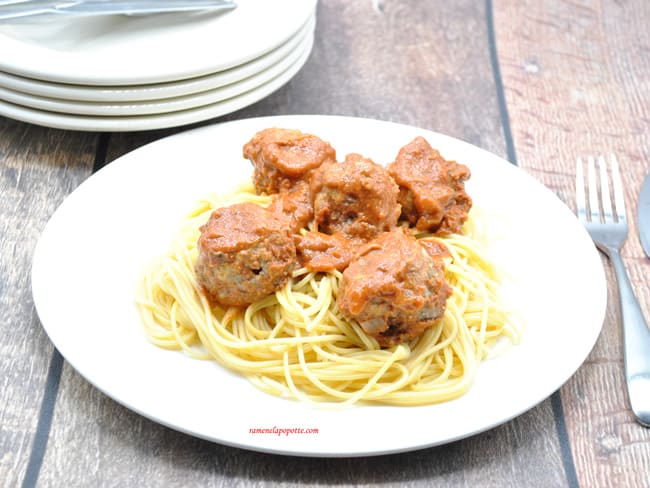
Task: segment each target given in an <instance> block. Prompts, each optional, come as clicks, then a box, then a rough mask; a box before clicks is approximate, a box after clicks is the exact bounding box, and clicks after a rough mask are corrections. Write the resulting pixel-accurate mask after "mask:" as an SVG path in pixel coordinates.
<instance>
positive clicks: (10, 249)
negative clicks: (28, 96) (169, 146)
mask: <svg viewBox="0 0 650 488" xmlns="http://www.w3.org/2000/svg"><path fill="white" fill-rule="evenodd" d="M94 147H95V136H93V135H89V134H82V133H72V132H65V131H58V130H51V129H45V128H41V127H36V126H32V125H29V124H24V123H21V122H16V121H12V120H9V119H6V118H3V117H0V236H2V238H0V277H2V278H1V281H0V310H2V313H0V334H1V335H2V342H1V343H0V378H2V386H1V387H0V405H2V409H1V410H0V480H3V482H4V483H6V486H19V485H20V483H21V482H22V479H23V477H24V474H25V470H26V466H27V463H28V460H29V456H30V452H31V449H32V439H33V435H34V430H35V428H36V424H37V421H38V416H39V409H40V404H41V398H42V396H43V386H44V383H45V378H46V376H47V370H48V365H49V363H50V357H51V354H52V346H51V343H50V341H49V340H48V338H47V336H46V335H45V333H44V331H43V329H42V327H41V325H40V322H39V320H38V318H37V316H36V312H35V310H34V304H33V302H32V294H31V288H30V279H29V276H30V270H31V259H32V253H33V250H34V246H35V244H36V241H37V240H38V237H39V235H40V232H41V230H42V229H43V226H44V225H45V223H46V222H47V220H48V218H49V217H50V215H52V213H53V212H54V210H55V209H56V207H57V206H58V204H59V203H60V202H61V201H62V200H63V198H64V197H65V196H66V195H67V194H68V193H70V191H72V190H73V189H74V188H75V187H76V186H77V185H78V184H79V183H80V182H81V181H83V179H84V178H86V176H87V175H88V174H89V173H90V170H91V168H92V162H93V157H94V154H93V153H94Z"/></svg>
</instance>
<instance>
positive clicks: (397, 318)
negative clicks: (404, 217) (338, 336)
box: [337, 230, 451, 347]
mask: <svg viewBox="0 0 650 488" xmlns="http://www.w3.org/2000/svg"><path fill="white" fill-rule="evenodd" d="M443 267H444V264H443V262H442V260H435V259H432V258H431V257H430V256H429V255H428V254H427V253H426V252H425V251H424V249H423V248H422V247H421V246H420V245H419V244H418V243H417V241H416V240H415V239H414V238H413V237H411V236H410V235H406V234H405V233H404V232H401V231H399V230H397V231H393V232H386V233H383V234H380V235H379V236H378V237H377V238H375V239H374V240H372V241H371V242H370V243H368V244H367V245H366V246H365V247H364V248H362V249H361V250H360V251H359V253H358V255H357V257H356V259H355V260H354V261H352V262H351V263H350V265H349V266H348V267H347V268H346V269H345V271H344V272H343V278H342V281H341V285H340V287H339V295H338V299H337V300H338V302H337V303H338V306H339V308H340V310H341V312H342V313H343V314H344V315H345V316H346V317H348V318H349V319H351V320H356V321H357V322H358V323H359V325H360V326H361V327H362V328H363V330H364V331H365V332H366V333H367V334H368V335H370V336H372V337H374V338H375V339H377V341H378V342H379V344H380V345H381V346H384V347H385V346H391V345H394V344H399V343H401V342H404V341H408V340H411V339H414V338H416V337H419V336H420V335H422V333H423V332H424V331H425V330H426V329H427V328H429V327H431V326H432V325H433V324H434V323H435V322H436V321H437V320H438V319H439V318H441V317H442V315H443V314H444V311H445V305H446V302H447V298H448V297H449V295H450V294H451V288H450V287H449V285H448V284H447V283H446V281H445V278H444V271H443Z"/></svg>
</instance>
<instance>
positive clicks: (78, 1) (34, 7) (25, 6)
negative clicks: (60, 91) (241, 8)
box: [0, 0, 237, 20]
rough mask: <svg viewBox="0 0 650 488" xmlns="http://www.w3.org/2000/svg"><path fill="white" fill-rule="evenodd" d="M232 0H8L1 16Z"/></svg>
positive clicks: (186, 7) (207, 8)
mask: <svg viewBox="0 0 650 488" xmlns="http://www.w3.org/2000/svg"><path fill="white" fill-rule="evenodd" d="M236 7H237V4H236V3H235V2H233V1H230V0H109V1H107V0H68V1H66V0H55V1H52V0H29V1H16V0H9V1H6V0H5V1H3V2H0V20H6V19H17V18H24V17H32V16H39V15H52V14H54V15H64V16H93V15H115V14H126V15H146V14H157V13H169V12H198V11H201V12H217V11H224V10H232V9H234V8H236Z"/></svg>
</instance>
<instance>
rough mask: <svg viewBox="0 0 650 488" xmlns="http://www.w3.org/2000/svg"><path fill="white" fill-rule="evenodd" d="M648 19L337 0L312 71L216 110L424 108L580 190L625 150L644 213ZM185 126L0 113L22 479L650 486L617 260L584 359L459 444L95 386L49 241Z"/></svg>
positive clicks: (6, 289)
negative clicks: (153, 413) (333, 436)
mask: <svg viewBox="0 0 650 488" xmlns="http://www.w3.org/2000/svg"><path fill="white" fill-rule="evenodd" d="M649 25H650V2H648V1H647V0H627V1H620V0H600V1H595V0H581V1H568V0H546V1H543V2H542V1H539V0H487V1H482V0H457V1H454V2H450V1H443V0H436V1H428V2H424V1H418V0H409V1H399V2H398V1H390V0H373V1H363V2H358V1H355V2H352V1H345V0H321V3H320V5H319V11H318V27H317V34H316V43H315V47H314V50H313V53H312V55H311V57H310V59H309V61H308V62H307V64H306V65H305V67H304V68H303V69H302V70H301V72H300V73H299V74H298V75H297V76H296V77H295V78H294V79H293V80H292V81H291V82H290V83H288V84H287V85H286V86H284V87H283V88H282V89H280V90H279V91H277V92H276V93H274V94H273V95H271V96H270V97H268V98H267V99H265V100H263V101H261V102H259V103H257V104H255V105H253V106H251V107H249V108H246V109H244V110H241V111H239V112H237V113H234V114H231V115H229V116H227V117H222V118H220V119H217V120H212V121H207V122H205V123H204V124H198V125H205V124H209V123H214V122H220V121H223V120H232V119H240V118H245V117H252V116H260V115H273V114H294V113H297V114H300V113H320V114H338V115H350V116H362V117H370V118H377V119H384V120H390V121H395V122H400V123H406V124H412V125H416V126H420V127H424V128H428V129H431V130H435V131H438V132H442V133H446V134H449V135H451V136H454V137H457V138H460V139H463V140H465V141H468V142H470V143H473V144H475V145H477V146H480V147H482V148H484V149H487V150H489V151H491V152H493V153H496V154H498V155H500V156H502V157H504V158H507V159H509V160H510V161H512V162H513V163H515V164H518V165H519V166H520V167H521V168H523V169H524V170H525V171H527V172H529V173H530V174H531V175H532V176H534V177H535V178H537V179H539V180H540V181H542V182H543V183H544V184H545V185H547V186H548V187H549V188H550V189H551V190H552V191H553V192H555V193H556V194H557V196H558V197H559V198H560V199H562V200H563V201H564V202H566V203H567V205H568V206H569V207H571V208H573V207H574V203H573V202H574V165H575V159H576V157H577V156H579V155H585V154H588V153H598V152H607V153H608V152H615V153H616V154H617V155H618V158H619V161H620V162H621V164H622V166H623V168H624V170H623V172H624V174H623V180H624V184H625V188H626V190H625V192H626V193H625V196H626V199H627V205H628V210H629V212H630V216H634V215H635V214H636V208H637V195H638V191H639V188H640V186H641V182H642V180H643V177H644V176H645V174H646V173H647V172H648V171H649V170H650V38H649V37H648V26H649ZM0 56H1V53H0ZM185 129H187V128H175V129H169V130H158V131H150V132H141V133H110V134H108V133H91V132H73V131H63V130H57V129H50V128H44V127H38V126H35V125H30V124H26V123H22V122H17V121H14V120H9V119H7V118H0V236H1V238H0V258H1V259H0V266H1V268H0V307H1V308H0V331H1V332H0V333H1V338H0V351H1V353H0V372H1V373H0V483H1V484H2V485H3V486H18V485H20V484H21V483H23V484H24V486H33V485H35V484H36V485H39V486H233V485H235V486H248V485H252V486H295V485H307V486H325V485H341V486H359V485H362V486H367V485H375V484H377V485H395V486H439V485H444V486H482V485H490V486H499V487H501V486H517V487H521V486H544V487H548V486H583V487H594V486H626V487H632V486H638V487H640V486H650V477H649V476H650V430H648V429H645V428H643V427H641V426H639V425H638V424H637V423H635V421H634V419H633V417H632V414H631V413H630V411H629V408H628V404H627V398H626V393H625V388H624V378H623V357H622V352H621V328H620V315H619V310H618V305H617V299H616V295H615V287H614V286H613V285H611V283H613V275H612V273H611V271H610V269H609V266H608V265H606V268H607V277H608V280H609V282H610V287H609V296H608V298H609V303H608V307H607V315H606V319H605V323H604V326H603V329H602V333H601V335H600V338H599V340H598V342H597V344H596V346H595V348H594V349H593V351H592V352H591V354H590V356H589V357H588V359H587V361H586V362H585V363H584V365H583V366H582V367H581V368H580V369H579V370H578V372H577V373H576V374H575V375H574V376H573V377H572V378H571V379H570V380H569V381H568V382H567V383H566V384H565V385H564V386H563V387H562V388H561V389H560V390H559V391H557V392H556V393H554V394H553V395H552V396H551V397H550V398H549V399H547V400H546V401H544V402H543V403H541V404H540V405H538V406H536V407H535V408H533V409H532V410H530V411H528V412H527V413H525V414H523V415H521V416H520V417H518V418H516V419H514V420H512V421H510V422H508V423H506V424H504V425H502V426H500V427H497V428H495V429H493V430H490V431H488V432H485V433H483V434H480V435H476V436H474V437H471V438H468V439H465V440H461V441H457V442H454V443H452V444H449V445H445V446H440V447H435V448H430V449H424V450H420V451H416V452H411V453H403V454H395V455H386V456H379V457H368V458H352V459H316V458H295V457H282V456H277V455H270V454H262V453H256V452H249V451H245V450H240V449H235V448H230V447H225V446H222V445H218V444H213V443H210V442H206V441H203V440H199V439H196V438H193V437H189V436H186V435H184V434H180V433H178V432H175V431H173V430H170V429H168V428H165V427H162V426H160V425H158V424H156V423H153V422H151V421H149V420H147V419H145V418H143V417H141V416H139V415H137V414H135V413H133V412H131V411H129V410H127V409H125V408H124V407H122V406H120V405H118V404H117V403H115V402H114V401H113V400H111V399H109V398H108V397H106V396H104V395H103V394H102V393H100V392H99V391H98V390H96V389H95V388H93V387H92V386H91V385H90V384H88V383H87V382H86V381H85V380H84V379H82V378H81V377H80V376H79V375H78V374H77V373H76V372H75V371H74V370H73V369H72V368H71V367H70V366H69V365H68V364H67V363H66V362H65V360H64V359H63V358H62V357H61V356H60V354H59V353H58V352H57V351H56V350H54V348H53V346H52V344H51V343H50V342H49V340H48V338H47V336H46V335H45V333H44V331H43V329H42V327H41V324H40V322H39V319H38V317H37V315H36V312H35V310H34V305H33V302H32V298H31V291H30V279H29V272H30V264H31V258H32V253H33V249H34V245H35V243H36V241H37V239H38V237H39V233H40V231H41V230H42V228H43V226H44V225H45V223H46V221H47V220H48V218H49V217H50V215H51V214H52V213H53V212H54V210H55V209H56V207H57V206H58V205H59V204H60V203H61V202H62V201H63V199H64V198H65V197H66V195H68V194H69V193H70V192H71V191H72V190H74V189H75V187H77V185H79V184H80V183H81V182H82V181H84V180H85V179H86V178H87V177H88V176H89V175H90V174H91V173H92V172H93V171H95V170H97V169H98V168H100V167H101V166H103V165H104V164H108V163H109V162H110V161H112V160H114V159H115V158H117V157H118V156H120V155H122V154H124V153H126V152H128V151H130V150H132V149H134V148H136V147H138V146H141V145H142V144H144V143H147V142H150V141H153V140H156V139H159V138H162V137H164V136H166V135H169V134H172V133H176V132H179V131H181V130H185ZM630 223H631V232H630V238H629V240H628V243H627V245H626V247H625V250H624V259H625V261H626V264H627V267H628V270H629V273H630V276H631V280H632V284H633V286H634V288H635V290H636V293H637V295H638V297H639V299H640V301H641V303H642V307H643V309H644V312H645V315H646V317H649V318H650V288H649V287H648V278H647V277H648V275H649V272H650V260H649V259H648V258H647V257H645V256H644V254H643V252H642V249H641V247H640V244H639V242H638V237H637V236H638V233H637V229H636V222H635V219H633V218H632V219H630ZM549 232H552V229H549ZM539 259H543V257H541V256H540V257H539ZM576 293H579V290H576ZM550 306H552V304H551V305H550ZM395 425H396V426H399V420H395Z"/></svg>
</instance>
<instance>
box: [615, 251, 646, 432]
mask: <svg viewBox="0 0 650 488" xmlns="http://www.w3.org/2000/svg"><path fill="white" fill-rule="evenodd" d="M608 251H609V252H608V255H609V257H610V260H611V262H612V265H613V267H614V272H615V274H616V281H617V283H618V292H619V298H620V303H621V316H622V319H623V348H624V358H625V380H626V383H627V391H628V396H629V400H630V406H631V407H632V411H633V412H634V415H635V416H636V418H637V421H638V422H639V423H640V424H641V425H643V426H645V427H650V330H649V329H648V324H647V322H646V320H645V318H644V317H643V312H642V310H641V306H640V305H639V301H638V300H637V298H636V296H635V295H634V291H633V290H632V285H631V284H630V279H629V278H628V275H627V271H625V265H624V264H623V260H622V259H621V253H620V252H619V250H618V249H615V248H609V249H608Z"/></svg>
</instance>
